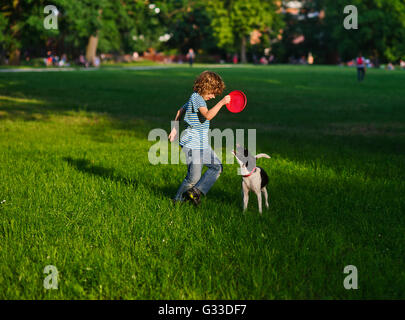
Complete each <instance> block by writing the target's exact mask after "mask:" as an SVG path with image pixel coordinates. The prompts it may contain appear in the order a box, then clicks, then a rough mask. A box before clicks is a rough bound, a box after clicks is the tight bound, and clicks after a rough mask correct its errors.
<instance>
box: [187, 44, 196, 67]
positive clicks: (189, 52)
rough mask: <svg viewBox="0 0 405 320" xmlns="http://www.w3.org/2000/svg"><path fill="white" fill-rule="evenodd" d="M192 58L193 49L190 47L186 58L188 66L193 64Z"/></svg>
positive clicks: (193, 54) (193, 55) (193, 56)
mask: <svg viewBox="0 0 405 320" xmlns="http://www.w3.org/2000/svg"><path fill="white" fill-rule="evenodd" d="M194 58H195V53H194V50H193V49H192V48H190V49H188V53H187V60H188V63H189V64H190V67H192V66H193V62H194Z"/></svg>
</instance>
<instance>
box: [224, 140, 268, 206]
mask: <svg viewBox="0 0 405 320" xmlns="http://www.w3.org/2000/svg"><path fill="white" fill-rule="evenodd" d="M232 154H233V155H234V156H235V158H236V160H237V161H238V163H239V165H240V170H241V174H242V199H243V211H246V209H247V206H248V202H249V191H253V192H254V193H256V196H257V201H258V204H259V212H260V214H262V192H263V195H264V200H265V204H266V208H269V202H268V193H267V189H266V186H267V184H268V183H269V176H268V175H267V173H266V171H264V169H263V168H260V167H257V166H256V159H259V158H268V159H270V156H269V155H267V154H265V153H259V154H257V155H256V156H254V157H253V156H252V155H251V154H250V153H249V151H248V150H247V149H246V148H242V147H240V146H239V145H237V147H236V152H235V150H233V151H232Z"/></svg>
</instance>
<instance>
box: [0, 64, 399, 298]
mask: <svg viewBox="0 0 405 320" xmlns="http://www.w3.org/2000/svg"><path fill="white" fill-rule="evenodd" d="M203 70H204V67H198V68H189V67H177V68H169V69H159V70H142V71H140V70H138V71H131V70H108V69H107V70H106V69H104V70H98V71H93V72H83V71H82V72H80V71H72V72H57V73H55V72H50V73H0V150H1V152H0V181H1V182H0V202H1V201H2V200H3V199H4V200H6V201H5V202H3V203H2V204H0V299H121V298H122V299H388V298H390V299H398V298H401V299H403V298H405V260H404V256H405V242H404V233H405V219H404V213H405V205H404V203H405V201H404V194H405V182H404V181H405V161H404V160H405V156H404V150H405V109H404V106H405V93H404V91H403V85H404V83H405V72H401V71H394V72H389V71H384V70H369V71H368V73H367V76H366V80H365V81H364V82H363V83H357V81H356V74H355V72H356V71H355V70H354V69H348V68H338V67H316V66H311V67H298V66H273V67H248V66H243V67H237V68H218V69H214V70H215V71H217V72H219V73H220V74H221V75H222V77H223V79H224V80H225V82H226V85H227V92H229V91H230V90H234V89H240V90H243V91H244V92H245V93H246V95H247V97H248V106H247V109H246V110H245V111H244V112H243V113H242V114H238V115H235V114H231V113H229V112H228V111H227V110H226V109H225V108H224V109H223V110H221V111H220V113H219V115H218V116H217V117H216V118H215V119H214V120H213V121H212V128H220V129H224V128H228V127H230V128H232V129H236V128H246V129H247V128H256V129H257V151H258V152H266V153H268V154H270V155H271V156H272V158H271V159H260V160H259V162H258V164H259V165H260V166H262V167H263V168H265V169H266V171H267V173H268V175H269V178H270V182H269V186H268V190H269V194H270V209H269V210H267V211H266V210H264V212H263V216H260V215H259V213H258V211H257V201H256V197H255V196H254V195H253V194H251V199H250V203H249V210H248V211H247V212H246V213H243V212H242V210H241V195H240V183H241V178H240V176H238V175H237V171H236V170H237V165H236V164H234V165H227V164H226V165H224V172H223V174H222V175H221V177H220V179H219V180H218V181H217V183H216V184H215V185H214V187H213V188H212V189H211V191H210V192H209V193H208V195H207V197H206V198H205V199H204V200H203V203H202V205H201V207H200V208H193V207H191V206H188V205H184V206H176V207H174V206H172V203H171V200H170V199H171V197H173V196H174V194H175V192H176V190H177V187H178V186H179V185H180V183H181V181H182V179H183V178H184V176H185V173H186V167H185V165H183V164H179V165H156V166H153V165H151V164H149V162H148V156H147V154H148V150H149V148H150V146H152V145H153V144H154V143H155V142H152V141H148V140H147V135H148V132H149V130H151V129H152V128H158V127H161V128H165V129H166V130H169V129H170V128H169V127H170V120H171V119H173V117H174V115H175V112H176V110H177V108H178V107H180V106H181V105H182V104H183V103H184V102H185V100H186V99H187V98H188V96H189V95H190V94H191V91H190V90H191V87H192V84H193V80H194V78H195V76H196V75H197V74H198V73H199V72H201V71H203ZM213 103H214V101H210V102H209V106H212V105H213ZM46 265H55V266H56V267H57V268H58V271H59V276H60V279H59V284H58V286H59V288H58V290H45V289H44V287H43V280H44V278H45V276H46V275H45V274H44V273H43V270H44V267H45V266H46ZM346 265H355V266H356V267H357V268H358V272H359V289H358V290H345V289H344V287H343V280H344V278H345V276H346V275H345V274H344V273H343V269H344V267H345V266H346Z"/></svg>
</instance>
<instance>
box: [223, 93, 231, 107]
mask: <svg viewBox="0 0 405 320" xmlns="http://www.w3.org/2000/svg"><path fill="white" fill-rule="evenodd" d="M221 102H222V105H226V104H228V103H229V102H231V96H230V95H229V94H228V95H226V96H225V97H223V98H222V100H221Z"/></svg>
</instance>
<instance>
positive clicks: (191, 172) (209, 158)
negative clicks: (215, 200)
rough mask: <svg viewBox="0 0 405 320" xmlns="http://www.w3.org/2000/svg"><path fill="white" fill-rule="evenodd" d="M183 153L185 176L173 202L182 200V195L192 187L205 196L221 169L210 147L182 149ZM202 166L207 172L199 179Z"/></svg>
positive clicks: (220, 164)
mask: <svg viewBox="0 0 405 320" xmlns="http://www.w3.org/2000/svg"><path fill="white" fill-rule="evenodd" d="M183 151H184V153H185V154H186V163H187V176H186V177H185V178H184V180H183V183H182V184H181V185H180V188H179V190H177V194H176V196H175V198H174V199H175V200H184V199H183V193H184V192H186V191H187V190H188V189H190V188H191V187H193V186H194V187H196V188H197V189H198V190H200V191H201V192H202V193H203V194H204V195H205V194H207V192H208V191H209V190H210V189H211V187H212V186H213V185H214V183H215V181H217V179H218V178H219V175H220V174H221V172H222V169H223V168H222V163H221V160H219V159H218V157H217V155H216V154H215V152H214V150H212V149H211V147H208V148H207V149H203V150H196V149H189V148H187V147H183ZM204 165H205V166H206V167H207V168H208V170H207V171H206V172H205V173H204V175H203V176H202V177H201V171H202V168H203V166H204Z"/></svg>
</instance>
